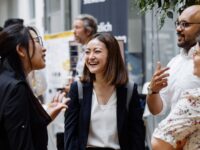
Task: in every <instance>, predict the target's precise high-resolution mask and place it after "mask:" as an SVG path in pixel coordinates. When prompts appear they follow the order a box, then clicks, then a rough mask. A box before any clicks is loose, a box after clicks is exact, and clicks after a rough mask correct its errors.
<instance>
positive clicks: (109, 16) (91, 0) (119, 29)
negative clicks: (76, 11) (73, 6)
mask: <svg viewBox="0 0 200 150" xmlns="http://www.w3.org/2000/svg"><path fill="white" fill-rule="evenodd" d="M81 13H82V14H91V15H93V16H94V17H95V18H97V20H98V32H111V33H112V34H113V35H114V36H115V37H116V38H117V39H118V40H123V41H124V43H125V49H126V47H127V46H126V45H127V30H128V0H82V1H81Z"/></svg>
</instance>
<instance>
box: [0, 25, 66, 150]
mask: <svg viewBox="0 0 200 150" xmlns="http://www.w3.org/2000/svg"><path fill="white" fill-rule="evenodd" d="M40 42H41V41H40V40H39V39H38V34H37V32H36V30H35V29H34V28H32V27H25V26H23V25H22V24H14V25H10V26H8V27H6V28H3V30H2V31H1V32H0V133H1V134H0V147H1V149H6V150H47V140H48V139H47V129H46V127H47V125H48V124H49V123H50V122H51V121H52V120H53V119H54V118H55V117H56V116H57V115H58V114H59V112H60V111H61V110H62V109H66V108H67V105H66V103H67V101H68V100H69V99H67V98H65V97H64V94H63V93H62V94H61V93H58V94H57V95H56V96H55V97H54V98H53V100H52V102H51V103H50V104H49V115H48V114H47V113H46V111H45V110H44V109H43V107H42V105H41V104H40V103H39V101H38V99H37V98H36V97H35V96H34V94H33V92H32V90H31V88H30V86H29V84H28V82H27V80H26V77H27V75H28V74H29V73H30V72H31V71H33V70H36V69H42V68H44V67H45V52H46V49H45V48H44V47H43V46H42V44H41V43H40Z"/></svg>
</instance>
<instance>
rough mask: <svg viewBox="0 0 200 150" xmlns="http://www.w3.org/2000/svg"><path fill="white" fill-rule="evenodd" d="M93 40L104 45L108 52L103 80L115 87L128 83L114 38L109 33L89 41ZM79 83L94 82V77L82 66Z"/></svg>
mask: <svg viewBox="0 0 200 150" xmlns="http://www.w3.org/2000/svg"><path fill="white" fill-rule="evenodd" d="M93 39H97V40H99V41H100V42H102V43H104V44H105V46H106V48H107V50H108V56H107V63H106V65H105V66H106V68H105V70H104V72H103V76H104V80H105V81H106V82H107V83H108V84H110V85H115V86H119V85H124V84H126V83H127V82H128V73H127V69H126V66H125V63H124V61H123V58H122V55H121V52H120V47H119V44H118V42H117V40H116V39H115V37H114V36H113V35H111V34H110V33H97V34H95V35H94V36H93V37H92V39H91V40H93ZM81 81H83V82H85V81H87V82H93V81H95V75H94V74H92V73H90V71H89V69H88V68H87V66H86V65H85V66H84V70H83V77H82V79H81Z"/></svg>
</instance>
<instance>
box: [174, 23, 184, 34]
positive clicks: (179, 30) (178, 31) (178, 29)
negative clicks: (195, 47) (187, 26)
mask: <svg viewBox="0 0 200 150" xmlns="http://www.w3.org/2000/svg"><path fill="white" fill-rule="evenodd" d="M176 31H177V33H180V32H181V31H183V27H181V25H178V26H177V27H176Z"/></svg>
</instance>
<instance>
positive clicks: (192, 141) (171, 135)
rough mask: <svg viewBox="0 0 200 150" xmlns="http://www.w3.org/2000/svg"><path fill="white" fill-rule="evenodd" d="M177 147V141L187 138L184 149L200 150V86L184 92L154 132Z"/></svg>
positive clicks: (156, 135) (154, 135) (156, 136)
mask: <svg viewBox="0 0 200 150" xmlns="http://www.w3.org/2000/svg"><path fill="white" fill-rule="evenodd" d="M153 137H155V138H159V139H161V140H163V141H165V142H168V143H169V144H171V145H172V146H173V147H174V148H176V142H177V141H180V140H183V139H184V138H187V142H186V144H185V146H184V150H198V149H199V150H200V88H196V89H190V90H187V91H185V92H183V93H182V95H181V98H180V100H179V101H178V102H177V104H176V106H175V107H174V108H173V110H172V111H171V112H170V114H169V115H168V116H167V118H165V119H164V120H163V121H161V123H160V124H159V125H158V127H157V128H156V129H155V131H154V133H153Z"/></svg>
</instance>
